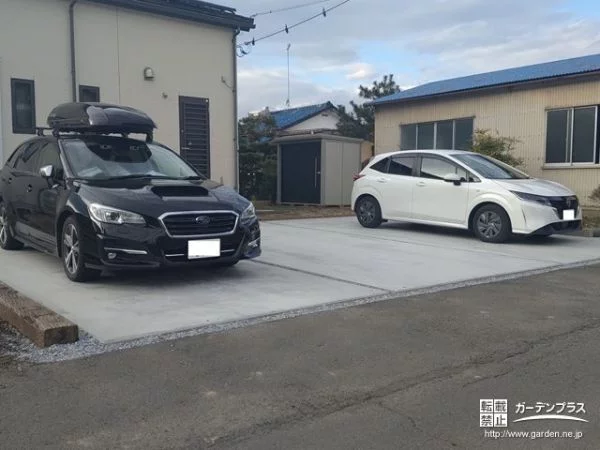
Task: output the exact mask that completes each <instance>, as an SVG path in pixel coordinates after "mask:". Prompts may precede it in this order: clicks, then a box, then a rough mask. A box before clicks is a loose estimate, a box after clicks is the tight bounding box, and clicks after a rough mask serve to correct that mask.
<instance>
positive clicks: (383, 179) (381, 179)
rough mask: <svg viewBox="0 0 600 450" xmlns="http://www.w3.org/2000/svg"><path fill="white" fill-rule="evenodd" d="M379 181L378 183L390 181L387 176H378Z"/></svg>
mask: <svg viewBox="0 0 600 450" xmlns="http://www.w3.org/2000/svg"><path fill="white" fill-rule="evenodd" d="M377 182H378V183H387V182H388V179H387V178H384V177H381V178H377Z"/></svg>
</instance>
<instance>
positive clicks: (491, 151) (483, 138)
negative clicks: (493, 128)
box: [470, 130, 523, 167]
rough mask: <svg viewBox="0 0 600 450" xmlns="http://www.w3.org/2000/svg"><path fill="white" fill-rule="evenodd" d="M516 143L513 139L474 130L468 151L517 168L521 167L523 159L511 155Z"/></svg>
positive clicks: (486, 131)
mask: <svg viewBox="0 0 600 450" xmlns="http://www.w3.org/2000/svg"><path fill="white" fill-rule="evenodd" d="M518 142H519V141H518V140H517V139H515V138H509V137H503V136H500V135H498V134H496V135H492V134H491V133H490V131H489V130H475V132H474V133H473V140H472V143H471V148H470V150H471V151H472V152H476V153H481V154H483V155H487V156H490V157H492V158H495V159H497V160H499V161H502V162H504V163H506V164H509V165H511V166H513V167H519V166H522V165H523V159H521V158H518V157H516V156H514V155H513V152H514V150H515V145H516V144H517V143H518Z"/></svg>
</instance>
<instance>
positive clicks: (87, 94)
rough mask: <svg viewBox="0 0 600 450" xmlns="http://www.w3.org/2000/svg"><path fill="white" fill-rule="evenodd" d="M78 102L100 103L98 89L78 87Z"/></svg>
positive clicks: (94, 87)
mask: <svg viewBox="0 0 600 450" xmlns="http://www.w3.org/2000/svg"><path fill="white" fill-rule="evenodd" d="M79 101H80V102H84V103H94V102H99V101H100V88H99V87H96V86H83V85H79Z"/></svg>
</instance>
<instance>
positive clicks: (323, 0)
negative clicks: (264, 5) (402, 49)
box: [250, 0, 331, 18]
mask: <svg viewBox="0 0 600 450" xmlns="http://www.w3.org/2000/svg"><path fill="white" fill-rule="evenodd" d="M330 1H331V0H319V1H316V2H310V3H303V4H301V5H296V6H288V7H287V8H279V9H270V10H268V11H264V12H258V13H255V14H252V15H251V16H250V17H253V18H254V17H258V16H266V15H268V14H275V13H280V12H285V11H292V10H294V9H300V8H306V7H307V6H314V5H319V4H321V3H327V2H330Z"/></svg>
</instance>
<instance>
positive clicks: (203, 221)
mask: <svg viewBox="0 0 600 450" xmlns="http://www.w3.org/2000/svg"><path fill="white" fill-rule="evenodd" d="M196 223H197V224H198V225H208V224H209V223H210V217H208V216H198V217H196Z"/></svg>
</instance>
